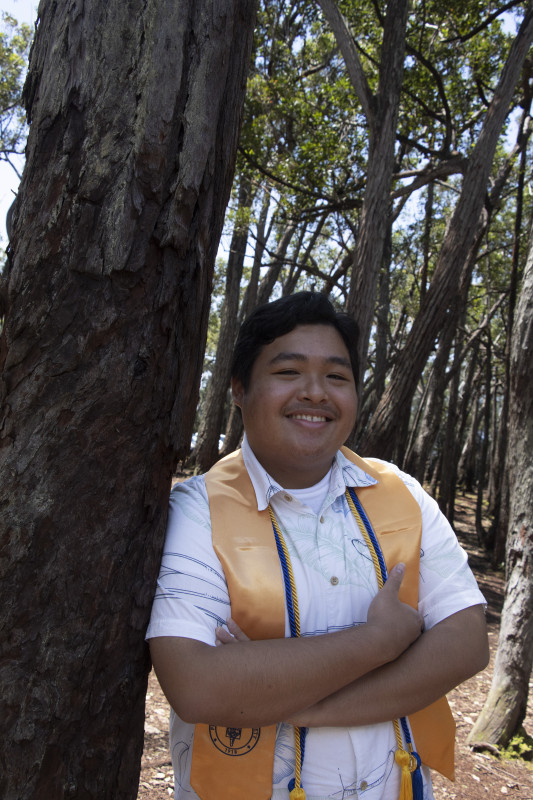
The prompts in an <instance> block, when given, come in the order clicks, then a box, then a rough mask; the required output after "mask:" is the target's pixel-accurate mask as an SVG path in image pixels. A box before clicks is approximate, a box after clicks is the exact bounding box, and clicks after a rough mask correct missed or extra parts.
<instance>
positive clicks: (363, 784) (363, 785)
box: [359, 781, 368, 792]
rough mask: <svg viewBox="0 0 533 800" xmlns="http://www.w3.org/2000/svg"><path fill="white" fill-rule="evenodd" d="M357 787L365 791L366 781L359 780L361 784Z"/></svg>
mask: <svg viewBox="0 0 533 800" xmlns="http://www.w3.org/2000/svg"><path fill="white" fill-rule="evenodd" d="M359 789H360V790H361V791H362V792H366V790H367V789H368V783H367V782H366V781H361V786H360V787H359Z"/></svg>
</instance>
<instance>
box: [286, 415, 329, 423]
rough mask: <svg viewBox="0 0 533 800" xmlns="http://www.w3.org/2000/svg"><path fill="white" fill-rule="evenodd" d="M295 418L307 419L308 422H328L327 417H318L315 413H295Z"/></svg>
mask: <svg viewBox="0 0 533 800" xmlns="http://www.w3.org/2000/svg"><path fill="white" fill-rule="evenodd" d="M293 419H305V420H307V421H308V422H326V417H316V416H314V415H313V414H293Z"/></svg>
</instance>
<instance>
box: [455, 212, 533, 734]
mask: <svg viewBox="0 0 533 800" xmlns="http://www.w3.org/2000/svg"><path fill="white" fill-rule="evenodd" d="M532 319H533V226H532V228H531V230H530V238H529V255H528V259H527V264H526V268H525V271H524V280H523V284H522V291H521V293H520V300H519V303H518V308H517V312H516V322H515V325H514V328H513V338H512V350H511V397H510V409H509V452H510V453H512V458H511V459H509V485H510V516H509V533H508V541H507V554H506V588H505V601H504V605H503V610H502V618H501V626H500V637H499V641H498V651H497V654H496V661H495V664H494V673H493V679H492V684H491V688H490V691H489V694H488V697H487V700H486V702H485V705H484V707H483V710H482V711H481V714H480V715H479V717H478V719H477V720H476V723H475V725H474V727H473V729H472V731H471V733H470V736H469V741H471V742H480V741H481V742H489V743H491V744H500V745H504V746H505V745H506V744H507V743H508V741H509V739H510V738H511V737H512V736H513V735H514V734H515V733H516V732H517V730H518V728H519V726H520V725H521V723H522V721H523V719H524V716H525V713H526V709H527V698H528V691H529V681H530V678H531V668H532V666H533V625H532V624H531V618H532V615H533V580H532V575H533V523H532V520H533V460H532V458H531V453H532V452H533V395H532V393H531V386H532V384H533V324H532V322H531V321H532Z"/></svg>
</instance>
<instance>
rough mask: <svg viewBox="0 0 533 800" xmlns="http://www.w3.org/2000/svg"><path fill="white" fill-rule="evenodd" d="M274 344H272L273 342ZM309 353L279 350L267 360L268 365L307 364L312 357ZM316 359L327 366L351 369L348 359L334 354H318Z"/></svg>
mask: <svg viewBox="0 0 533 800" xmlns="http://www.w3.org/2000/svg"><path fill="white" fill-rule="evenodd" d="M273 344H274V342H273ZM313 355H314V354H313V352H311V353H299V352H297V351H295V350H280V351H279V352H277V353H275V354H274V355H273V356H272V358H270V359H269V361H268V363H269V364H278V363H279V362H281V361H304V362H307V361H309V360H310V358H312V357H313ZM318 357H319V358H320V359H321V360H322V361H324V362H325V363H327V364H338V365H339V366H344V367H349V368H350V369H351V366H352V365H351V362H350V359H349V358H347V357H346V356H342V355H338V354H335V353H331V354H328V353H324V354H319V355H318Z"/></svg>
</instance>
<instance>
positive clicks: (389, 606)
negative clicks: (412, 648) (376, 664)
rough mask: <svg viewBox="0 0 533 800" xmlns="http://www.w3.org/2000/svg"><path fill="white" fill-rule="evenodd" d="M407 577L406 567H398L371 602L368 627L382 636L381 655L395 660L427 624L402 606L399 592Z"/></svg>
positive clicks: (394, 568) (411, 609)
mask: <svg viewBox="0 0 533 800" xmlns="http://www.w3.org/2000/svg"><path fill="white" fill-rule="evenodd" d="M404 574H405V564H396V566H395V567H393V569H391V571H390V573H389V577H388V579H387V581H386V583H385V584H384V586H383V588H382V589H381V590H380V591H379V592H378V593H377V595H376V596H375V597H374V599H373V600H372V602H371V603H370V606H369V609H368V615H367V625H369V626H372V627H374V628H375V629H376V631H377V632H378V633H379V635H380V641H381V646H380V652H383V653H384V654H385V656H386V660H387V661H394V660H395V659H396V658H398V656H399V655H401V653H403V652H404V650H406V649H407V648H408V647H409V645H411V644H412V643H413V642H414V641H415V640H416V639H418V637H419V636H420V634H421V633H422V630H423V627H424V622H423V620H422V617H421V615H420V614H419V613H418V611H416V609H414V608H412V607H411V606H409V605H407V604H406V603H402V602H401V600H399V599H398V592H399V590H400V586H401V584H402V580H403V576H404Z"/></svg>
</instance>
